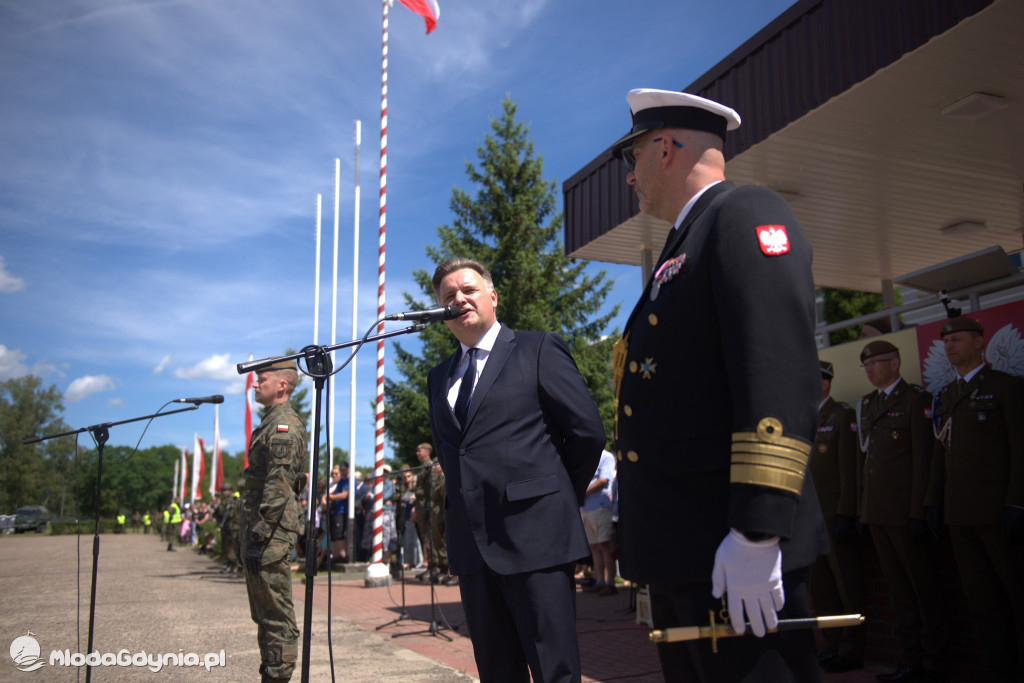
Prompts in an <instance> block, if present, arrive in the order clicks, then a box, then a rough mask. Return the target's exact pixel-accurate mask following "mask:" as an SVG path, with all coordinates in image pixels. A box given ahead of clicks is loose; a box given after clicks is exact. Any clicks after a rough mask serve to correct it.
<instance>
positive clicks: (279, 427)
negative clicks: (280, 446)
mask: <svg viewBox="0 0 1024 683" xmlns="http://www.w3.org/2000/svg"><path fill="white" fill-rule="evenodd" d="M287 431H288V425H277V432H278V433H279V434H280V433H281V432H287Z"/></svg>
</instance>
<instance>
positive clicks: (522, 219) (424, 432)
mask: <svg viewBox="0 0 1024 683" xmlns="http://www.w3.org/2000/svg"><path fill="white" fill-rule="evenodd" d="M502 110H503V112H502V115H501V116H500V117H499V118H498V119H496V120H492V121H491V134H490V135H488V136H486V137H485V139H484V142H483V144H482V145H481V146H479V147H478V148H477V165H475V166H474V165H473V164H471V163H469V162H467V163H466V176H467V177H468V178H469V180H470V181H471V182H472V183H473V184H474V185H475V186H476V189H477V191H476V194H475V195H474V196H470V194H468V193H467V192H464V191H462V190H459V189H453V190H452V198H451V202H450V208H451V210H452V213H453V214H454V221H453V223H452V224H451V225H445V226H440V227H438V229H437V234H438V238H439V244H438V245H437V246H436V247H427V250H426V251H427V256H428V258H429V259H430V261H431V262H432V263H433V264H434V265H435V266H436V265H437V264H439V263H441V262H442V261H444V260H446V259H448V258H451V257H454V256H464V257H469V258H474V259H477V260H478V261H480V262H481V263H484V264H485V265H486V266H487V267H488V269H489V270H490V271H491V276H492V277H493V279H494V286H495V289H496V290H497V292H498V319H499V321H501V323H502V324H503V325H507V326H508V327H511V328H513V329H520V330H553V331H555V332H557V333H559V334H560V335H561V336H562V337H563V338H564V339H565V340H566V342H567V343H568V345H569V348H570V349H571V350H572V353H573V357H574V358H575V359H576V363H577V364H578V365H579V367H580V371H581V372H582V374H583V377H584V379H585V380H586V382H587V386H588V387H589V388H590V391H591V393H592V395H593V396H594V398H595V400H596V401H597V403H598V408H599V409H600V411H601V416H602V419H603V420H604V422H605V426H606V432H607V433H608V434H610V433H611V431H610V427H611V424H612V419H613V415H614V411H613V405H612V403H613V398H614V397H613V389H612V384H611V345H612V343H613V340H612V339H605V338H604V335H605V334H606V328H607V326H608V324H609V322H610V320H611V319H612V318H613V317H614V316H615V315H616V314H617V312H618V307H617V306H616V307H614V308H612V309H611V310H610V311H608V312H607V313H605V314H603V315H600V314H599V313H598V312H599V311H600V309H601V307H602V305H603V302H604V300H605V298H606V297H607V296H608V293H609V291H610V289H611V285H612V283H611V281H610V280H608V279H607V277H606V273H605V271H601V272H599V273H597V274H596V275H593V276H590V275H587V274H586V273H585V272H584V270H585V264H583V263H575V262H574V261H573V260H572V259H569V258H568V257H567V256H566V255H565V251H564V249H563V247H562V243H561V230H562V216H561V214H560V213H557V212H556V209H557V205H556V194H555V191H556V187H557V185H556V183H555V181H550V182H549V181H545V180H544V179H543V160H542V158H541V157H538V156H535V154H534V147H533V143H532V142H531V141H530V139H529V135H528V133H529V131H528V128H527V126H526V125H525V124H523V123H520V122H518V121H517V120H516V110H517V105H516V104H515V103H514V102H512V101H511V100H509V99H508V98H506V99H505V100H504V101H503V102H502ZM432 275H433V268H431V269H430V272H428V271H427V270H415V271H413V278H414V279H415V281H416V283H417V284H418V285H419V287H420V289H421V294H422V296H424V297H425V299H417V298H416V297H414V296H412V295H410V294H408V293H405V294H404V297H405V302H406V305H407V307H408V308H411V309H423V308H429V307H430V306H433V305H435V304H434V291H433V286H432V284H431V282H430V279H431V277H432ZM613 336H617V335H613ZM419 339H420V342H421V344H422V347H421V350H420V353H419V355H414V354H413V353H411V352H409V351H407V350H405V349H403V348H402V347H401V346H400V345H399V344H396V345H395V352H394V356H395V360H394V364H395V368H396V370H397V371H398V373H399V374H400V375H401V376H402V377H403V380H402V381H400V382H399V381H394V380H390V379H388V378H385V381H384V385H385V387H384V390H385V395H386V404H387V406H388V412H387V430H386V435H387V438H388V440H389V442H390V443H391V444H392V445H393V446H394V449H395V458H396V460H397V461H398V462H399V463H402V462H405V463H409V464H416V456H415V448H416V445H417V444H419V443H421V442H424V441H426V442H429V441H431V435H430V425H429V422H428V415H427V372H428V371H429V370H430V368H432V367H433V366H434V365H436V364H437V363H439V362H441V361H442V360H444V358H445V357H447V356H449V355H450V354H451V353H452V352H454V351H455V349H456V348H457V346H458V343H457V342H456V340H455V339H454V337H452V335H451V333H450V332H449V331H448V329H447V328H445V327H443V326H441V325H430V326H428V327H427V329H425V330H424V331H423V332H421V333H420V335H419Z"/></svg>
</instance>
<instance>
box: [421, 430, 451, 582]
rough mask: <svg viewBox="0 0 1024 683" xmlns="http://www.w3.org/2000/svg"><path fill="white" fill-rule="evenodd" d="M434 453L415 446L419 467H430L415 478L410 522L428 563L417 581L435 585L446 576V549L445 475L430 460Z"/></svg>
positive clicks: (426, 448)
mask: <svg viewBox="0 0 1024 683" xmlns="http://www.w3.org/2000/svg"><path fill="white" fill-rule="evenodd" d="M433 454H434V448H433V446H431V445H430V444H429V443H421V444H420V445H419V446H417V447H416V457H417V458H419V461H420V465H421V466H422V465H427V464H431V467H427V468H425V469H423V470H420V473H419V476H417V477H416V488H415V489H414V491H415V494H416V502H415V503H414V505H415V508H414V510H413V521H414V522H416V526H417V528H418V531H419V534H420V538H422V539H423V556H424V559H425V560H426V562H427V571H426V572H423V573H422V574H420V575H419V576H418V577H416V578H418V579H420V580H421V581H422V580H424V579H426V578H429V579H430V580H431V582H433V583H438V582H439V581H440V580H441V579H442V578H443V577H444V575H446V574H447V573H448V548H447V547H446V546H445V540H444V500H445V491H444V472H442V471H441V466H440V465H439V464H438V462H437V461H436V460H432V459H431V458H433Z"/></svg>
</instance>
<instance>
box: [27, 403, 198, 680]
mask: <svg viewBox="0 0 1024 683" xmlns="http://www.w3.org/2000/svg"><path fill="white" fill-rule="evenodd" d="M198 408H199V403H195V404H194V405H191V406H189V407H188V408H178V409H177V410H169V411H167V412H166V413H161V412H156V413H153V414H152V415H143V416H142V417H133V418H131V419H130V420H121V421H119V422H104V423H103V424H97V425H93V426H91V427H82V428H81V429H75V430H73V431H70V432H62V433H60V434H50V435H49V436H35V437H32V438H31V439H25V440H24V441H22V443H23V444H25V445H28V444H32V443H39V442H40V441H49V440H50V439H58V438H60V437H62V436H71V435H73V434H81V433H82V432H89V433H91V434H92V438H93V439H95V440H96V526H95V528H94V529H93V535H92V589H91V591H90V594H89V649H88V650H86V652H89V653H91V652H92V642H93V627H94V625H95V623H96V572H97V569H98V565H99V560H100V501H101V500H102V498H101V494H102V493H103V447H104V446H105V445H106V443H107V439H109V438H110V428H111V427H116V426H118V425H123V424H128V423H130V422H141V421H142V420H150V419H153V418H155V417H163V416H164V415H174V414H175V413H184V412H187V411H190V410H196V409H198ZM91 680H92V665H90V664H87V665H86V669H85V683H89V682H90V681H91Z"/></svg>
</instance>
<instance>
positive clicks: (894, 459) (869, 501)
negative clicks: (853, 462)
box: [857, 340, 948, 681]
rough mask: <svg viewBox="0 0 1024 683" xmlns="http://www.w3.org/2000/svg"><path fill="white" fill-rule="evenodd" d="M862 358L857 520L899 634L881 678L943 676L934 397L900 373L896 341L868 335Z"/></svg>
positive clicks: (943, 652) (933, 678) (910, 678)
mask: <svg viewBox="0 0 1024 683" xmlns="http://www.w3.org/2000/svg"><path fill="white" fill-rule="evenodd" d="M860 361H861V366H862V367H863V368H864V374H865V375H866V376H867V378H868V381H869V382H870V383H871V385H872V386H874V387H875V391H872V392H871V393H870V394H868V395H867V396H865V397H864V398H862V399H861V401H860V403H858V405H857V431H858V437H859V439H860V445H861V449H862V450H863V451H864V452H865V454H866V456H865V459H864V465H863V474H862V481H863V482H864V491H863V493H862V494H861V504H860V521H861V522H862V523H863V524H866V525H868V528H869V529H870V530H871V540H872V541H873V542H874V544H875V549H876V550H877V551H878V560H879V563H880V564H881V565H882V574H883V575H884V576H885V582H886V584H887V585H888V586H889V591H890V593H891V595H892V602H893V607H894V608H895V609H896V618H897V631H898V634H899V660H898V663H897V668H896V670H895V671H893V672H890V673H884V674H879V675H878V680H880V681H910V680H920V679H928V678H930V679H932V680H945V678H946V669H947V666H948V663H947V661H946V654H945V648H946V626H945V618H944V601H943V599H942V591H941V587H940V585H939V577H938V571H937V566H938V565H937V561H936V553H935V551H936V548H935V543H934V542H933V541H934V538H933V536H932V534H931V533H930V532H929V530H928V525H927V523H926V522H925V512H924V507H925V499H926V494H927V492H928V472H929V469H930V466H931V465H930V463H931V457H932V448H933V447H934V442H935V439H934V437H933V436H932V425H931V415H932V397H931V394H929V393H928V392H927V391H925V390H924V389H922V388H921V387H919V386H917V385H916V384H909V383H908V382H906V381H905V380H904V379H903V378H902V377H900V352H899V349H897V348H896V347H895V346H893V345H892V344H891V343H889V342H887V341H882V340H879V341H874V342H871V343H870V344H868V345H867V346H865V347H864V349H863V350H862V351H861V353H860Z"/></svg>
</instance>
